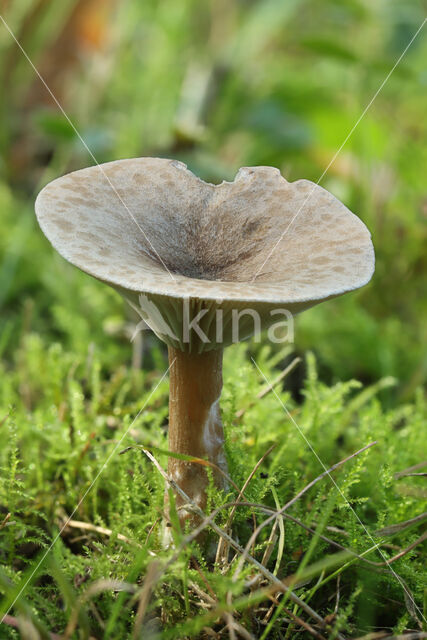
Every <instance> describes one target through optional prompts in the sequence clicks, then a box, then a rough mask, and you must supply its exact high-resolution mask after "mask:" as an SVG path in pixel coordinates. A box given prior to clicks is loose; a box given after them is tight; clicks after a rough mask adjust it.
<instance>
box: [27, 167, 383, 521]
mask: <svg viewBox="0 0 427 640" xmlns="http://www.w3.org/2000/svg"><path fill="white" fill-rule="evenodd" d="M36 213H37V217H38V221H39V224H40V226H41V228H42V230H43V232H44V233H45V235H46V236H47V238H48V239H49V240H50V242H51V243H52V245H53V246H54V247H55V249H56V250H57V251H58V252H59V253H60V254H61V255H62V256H63V257H64V258H66V259H67V260H68V261H69V262H71V263H72V264H74V265H76V266H77V267H79V268H80V269H82V270H83V271H85V272H86V273H88V274H90V275H92V276H94V277H95V278H98V279H99V280H101V281H102V282H106V283H107V284H109V285H111V286H113V287H114V288H115V289H116V290H118V291H119V292H120V293H121V294H122V295H123V296H124V297H125V298H126V299H127V300H128V301H129V302H130V303H131V304H133V305H134V306H136V307H137V308H139V309H140V312H141V315H142V316H143V318H144V319H145V321H146V322H147V324H148V325H149V326H150V327H151V328H152V329H153V330H154V331H155V333H156V334H157V335H158V337H159V338H160V339H161V340H163V341H164V342H165V343H166V344H167V345H168V350H169V363H170V400H169V450H170V452H171V453H177V454H185V455H186V456H194V457H197V458H204V459H207V460H208V461H209V462H210V463H213V464H212V468H213V478H214V482H215V483H216V485H217V486H218V487H220V488H223V487H225V481H224V477H225V475H226V474H224V473H222V472H226V471H227V464H226V457H225V454H224V447H223V445H224V435H223V426H222V422H221V414H220V408H219V400H220V395H221V389H222V356H223V348H224V347H225V346H227V345H229V344H231V343H232V342H235V341H237V340H243V339H245V338H247V337H249V336H250V335H252V334H253V333H254V331H255V330H261V329H265V328H268V327H272V325H274V324H275V323H277V314H278V313H280V310H282V311H283V310H287V312H288V313H289V312H290V313H292V314H295V313H299V312H301V311H303V310H304V309H307V308H309V307H312V306H313V305H315V304H317V303H319V302H322V301H324V300H327V299H330V298H334V297H336V296H339V295H341V294H343V293H345V292H347V291H351V290H353V289H357V288H358V287H361V286H363V285H365V284H366V283H367V282H368V281H369V280H370V279H371V277H372V274H373V270H374V251H373V246H372V242H371V237H370V233H369V231H368V230H367V228H366V227H365V225H364V224H363V223H362V222H361V220H360V219H359V218H357V217H356V216H355V215H354V214H353V213H351V212H350V211H349V210H348V209H347V208H346V207H345V206H344V205H343V204H342V203H341V202H339V201H338V200H337V199H336V198H335V197H334V196H333V195H331V194H330V193H328V191H326V190H325V189H323V188H322V187H320V186H318V185H316V184H313V183H312V182H309V181H307V180H298V181H296V182H292V183H290V182H287V181H286V180H285V179H284V178H283V177H282V176H281V175H280V171H279V170H278V169H275V168H272V167H247V168H242V169H240V170H239V172H238V173H237V175H236V177H235V179H234V181H233V182H222V183H221V184H219V185H213V184H210V183H206V182H204V181H203V180H201V179H199V178H197V177H196V176H195V175H194V174H193V173H191V171H189V170H188V169H187V167H186V165H184V164H182V163H181V162H178V161H175V160H167V159H163V158H136V159H130V160H118V161H115V162H109V163H106V164H103V165H99V166H94V167H89V168H87V169H82V170H80V171H75V172H73V173H70V174H68V175H65V176H63V177H61V178H59V179H57V180H54V181H53V182H51V183H49V184H48V185H47V186H46V187H45V188H44V189H43V190H42V191H41V193H40V194H39V195H38V198H37V201H36ZM236 319H237V325H238V326H237V330H236ZM168 472H169V474H170V477H171V478H172V479H173V480H174V481H175V482H176V483H177V484H178V485H179V486H180V487H181V489H182V490H183V491H184V492H185V493H186V494H187V495H188V496H189V497H190V498H191V499H192V500H193V501H194V502H195V503H196V504H197V505H199V506H200V507H202V508H203V507H204V506H205V503H206V490H207V485H208V475H207V472H206V466H205V465H201V464H200V463H197V462H191V461H189V460H188V459H182V458H176V457H170V460H169V465H168ZM176 501H177V506H178V507H181V510H180V519H181V522H182V523H184V522H185V521H186V520H187V519H192V516H191V515H190V514H189V513H188V512H187V511H186V510H185V508H182V507H183V501H182V499H181V498H180V496H179V495H177V496H176Z"/></svg>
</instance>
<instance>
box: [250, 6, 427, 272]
mask: <svg viewBox="0 0 427 640" xmlns="http://www.w3.org/2000/svg"><path fill="white" fill-rule="evenodd" d="M426 21H427V18H424V20H423V22H422V23H421V25H420V26H419V27H418V29H417V31H416V32H415V33H414V35H413V36H412V38H411V40H410V41H409V43H408V44H407V45H406V47H405V49H404V50H403V51H402V53H401V54H400V56H399V57H398V59H397V60H396V62H395V63H394V65H393V67H392V69H391V70H390V71H389V72H388V74H387V75H386V77H385V78H384V80H383V81H382V83H381V85H380V86H379V88H378V89H377V91H376V92H375V93H374V95H373V97H372V98H371V100H370V101H369V103H368V105H367V106H366V107H365V109H364V110H363V111H362V114H361V115H360V116H359V118H358V120H357V121H356V123H355V124H354V125H353V127H352V129H351V130H350V132H349V133H348V134H347V136H346V138H345V140H344V142H343V143H342V144H341V146H340V147H339V149H338V151H336V153H335V155H334V156H333V158H332V160H331V161H330V162H329V164H328V166H327V167H326V169H325V170H324V172H323V173H322V175H321V176H320V178H319V179H318V181H317V182H316V183H315V185H314V186H313V188H312V190H311V191H310V193H309V194H308V196H307V197H306V199H305V200H304V202H303V203H302V205H301V206H300V208H299V209H298V211H297V212H296V214H295V215H294V217H293V218H292V219H291V221H290V223H289V224H288V226H287V227H286V229H285V230H284V232H283V233H282V234H281V236H280V238H279V239H278V241H277V242H276V244H275V245H274V247H273V248H272V249H271V251H270V253H269V254H268V256H267V257H266V259H265V260H264V262H263V263H262V265H261V266H260V268H259V269H258V271H257V272H256V273H255V275H254V276H253V278H252V280H251V282H253V281H254V280H255V279H256V277H257V276H258V275H259V273H260V271H262V269H263V268H264V266H265V265H266V263H267V262H268V260H269V259H270V258H271V256H272V254H273V252H274V251H275V250H276V248H277V246H278V245H279V244H280V243H281V242H282V240H283V238H284V237H285V235H286V234H287V232H288V231H289V229H290V227H291V226H292V224H293V223H294V222H295V220H296V219H297V217H298V216H299V214H300V213H301V211H302V209H303V208H304V207H305V205H306V204H307V202H308V201H309V200H310V198H311V196H312V195H313V193H314V191H315V190H316V187H317V186H318V184H319V182H320V181H321V180H322V179H323V178H324V177H325V175H326V174H327V172H328V171H329V169H330V167H331V166H332V165H333V163H334V162H335V160H336V159H337V157H338V155H339V154H340V153H341V150H342V148H343V147H344V146H345V145H346V143H347V141H348V139H349V138H350V137H351V136H352V135H353V133H354V131H355V130H356V128H357V127H358V125H359V124H360V122H361V120H362V119H363V118H364V116H365V115H366V113H367V112H368V110H369V109H370V107H371V106H372V103H373V102H374V101H375V99H376V98H377V96H378V94H379V93H380V92H381V91H382V89H383V88H384V85H385V84H386V83H387V82H388V80H389V79H390V76H391V75H392V73H393V72H394V70H395V69H396V67H397V66H398V64H399V63H400V62H401V60H402V59H403V57H404V56H405V55H406V53H407V51H408V49H409V47H410V46H411V45H412V43H413V42H414V40H415V38H416V37H417V36H418V34H419V33H420V31H421V29H422V28H423V26H424V25H425V23H426Z"/></svg>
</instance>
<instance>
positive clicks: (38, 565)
mask: <svg viewBox="0 0 427 640" xmlns="http://www.w3.org/2000/svg"><path fill="white" fill-rule="evenodd" d="M174 362H175V359H174V360H173V361H172V362H171V364H170V365H169V366H168V368H167V369H166V371H165V372H164V374H163V375H162V377H161V378H160V380H159V381H158V383H157V384H156V386H155V387H154V389H153V390H152V391H151V393H150V394H149V396H148V398H147V399H146V400H145V402H144V404H143V405H142V407H141V409H140V410H139V411H138V413H137V414H136V416H135V417H134V419H133V420H132V422H131V423H130V425H129V426H128V428H127V429H126V431H125V432H124V433H123V435H122V436H121V438H120V440H119V441H118V442H116V444H115V446H114V448H113V449H112V451H111V452H110V453H109V455H108V456H107V458H106V459H105V461H104V462H103V464H102V466H101V468H100V469H99V471H98V473H97V474H96V476H95V478H94V479H93V480H92V482H91V483H90V485H89V487H88V488H87V489H86V491H85V493H84V494H83V496H82V498H80V500H79V502H78V503H77V506H76V507H75V508H74V509H73V511H72V513H71V515H70V516H68V518H67V520H66V521H65V523H64V524H63V525H62V527H61V529H60V530H59V532H58V533H57V534H56V536H55V538H54V539H53V541H52V542H51V544H50V545H49V547H48V548H47V549H46V551H45V552H44V554H43V556H42V557H41V559H40V560H39V561H38V563H37V565H36V567H35V569H34V570H33V571H32V572H31V574H30V576H29V577H28V578H27V580H26V581H25V584H24V585H23V586H22V587H21V589H20V590H19V592H18V594H17V595H16V597H15V599H14V601H13V602H12V604H11V605H10V606H9V608H8V610H7V611H6V613H5V614H4V616H3V618H2V619H1V620H0V623H1V622H3V621H4V619H5V617H6V616H7V615H8V614H9V612H10V611H11V610H12V608H13V607H14V605H15V604H16V602H17V601H18V599H19V598H20V596H21V595H22V593H23V592H24V591H25V589H26V588H27V586H28V584H29V583H30V582H31V580H32V578H33V576H34V575H35V574H36V573H37V571H38V569H39V568H40V566H41V564H42V563H43V562H44V560H45V558H46V556H47V555H48V553H49V552H50V551H51V550H52V548H53V546H54V545H55V543H56V541H57V540H58V538H60V536H61V534H62V532H63V531H64V529H66V527H67V525H68V523H69V522H70V520H72V518H73V516H74V514H75V513H76V511H77V509H78V508H79V507H80V505H81V504H82V502H83V500H84V499H85V498H86V496H87V495H88V493H89V491H90V490H91V489H92V487H93V485H94V484H95V482H96V481H97V480H98V478H99V476H100V475H101V473H102V472H103V471H104V469H105V467H106V466H107V464H108V463H109V462H110V460H111V458H112V457H113V455H114V453H115V452H116V451H117V449H118V447H119V446H120V445H121V443H122V442H123V440H124V438H125V437H126V436H127V434H128V432H129V429H130V428H131V427H132V425H134V424H135V422H136V420H138V418H139V416H140V415H141V413H142V411H143V410H144V409H145V407H146V406H147V404H148V402H149V400H150V398H151V397H152V395H153V394H154V393H155V391H156V390H157V389H158V388H159V386H160V384H161V383H162V382H163V380H164V378H165V377H166V376H167V374H168V372H169V369H170V368H171V366H172V365H173V364H174Z"/></svg>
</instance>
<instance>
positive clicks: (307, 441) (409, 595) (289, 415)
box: [251, 356, 426, 622]
mask: <svg viewBox="0 0 427 640" xmlns="http://www.w3.org/2000/svg"><path fill="white" fill-rule="evenodd" d="M251 360H252V362H253V363H254V365H255V366H256V368H257V369H258V371H259V373H260V374H261V375H262V377H263V378H264V380H265V381H266V383H267V384H268V385H269V387H270V388H271V391H272V392H273V394H274V395H275V396H276V398H277V400H278V401H279V403H280V404H281V406H282V408H283V410H284V411H285V413H286V415H287V416H288V418H289V419H290V421H291V422H292V424H293V425H294V426H295V427H296V428H297V430H298V432H299V434H300V436H302V438H303V439H304V440H305V442H306V444H307V445H308V446H309V448H310V449H311V451H312V453H313V454H314V456H315V457H316V459H317V461H318V462H319V463H320V464H321V465H322V467H323V469H324V471H328V468H327V467H326V466H325V465H324V464H323V462H322V460H321V459H320V458H319V456H318V454H317V453H316V451H315V450H314V448H313V446H312V444H311V443H310V441H309V440H308V438H307V436H306V435H305V433H304V432H303V431H302V430H301V428H300V427H299V425H298V423H297V422H296V420H295V419H294V417H293V416H292V415H291V413H290V412H289V410H288V408H287V407H286V405H285V404H284V402H283V401H282V400H281V399H280V397H279V396H278V395H277V392H276V390H275V389H274V387H273V385H272V384H271V382H269V380H268V379H267V377H266V375H265V374H264V372H263V371H261V369H260V367H259V366H258V364H257V363H256V361H255V360H254V358H253V357H252V356H251ZM327 475H328V476H329V479H330V480H331V482H332V484H333V485H334V486H335V488H336V489H337V490H338V492H339V494H340V496H341V497H342V498H343V499H344V500H345V502H346V503H347V504H348V506H349V507H350V509H351V511H352V512H353V513H354V515H355V517H356V519H357V521H358V522H359V524H360V525H361V526H362V528H363V530H364V532H365V533H366V535H367V536H368V538H369V539H370V540H371V541H372V542H373V544H374V545H376V544H377V543H376V542H375V540H374V538H373V537H372V535H371V534H370V533H369V531H368V529H367V528H366V526H365V525H364V524H363V522H362V520H361V519H360V518H359V516H358V515H357V513H356V511H355V510H354V509H353V507H352V506H351V504H350V502H349V501H348V499H347V498H346V496H345V495H344V493H343V492H342V491H341V489H340V488H339V486H338V485H337V483H336V482H335V480H334V478H333V476H332V475H331V473H328V474H327ZM377 549H378V552H379V554H380V556H381V558H382V560H383V561H384V562H385V564H386V566H387V568H388V569H390V572H391V573H392V574H393V576H394V577H395V578H396V580H397V581H398V583H399V584H400V586H401V587H402V589H403V591H404V592H405V593H406V595H407V597H408V598H409V600H410V601H411V602H412V604H413V606H414V608H415V609H416V610H417V611H418V613H419V614H420V615H421V617H422V618H423V620H424V622H426V618H425V617H424V615H423V612H422V611H421V610H420V608H419V607H418V606H417V604H416V602H415V601H414V598H413V597H412V594H411V593H410V592H409V591H408V589H407V587H406V585H405V583H404V582H403V580H402V578H400V576H398V574H397V573H396V572H395V570H394V569H393V568H392V567H391V566H390V565H389V564H388V562H387V558H386V556H385V555H384V553H383V552H382V550H381V549H380V548H379V547H377Z"/></svg>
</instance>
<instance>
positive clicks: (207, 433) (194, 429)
mask: <svg viewBox="0 0 427 640" xmlns="http://www.w3.org/2000/svg"><path fill="white" fill-rule="evenodd" d="M169 364H170V392H169V394H170V395H169V450H170V451H171V452H174V453H183V454H185V455H189V456H195V457H197V458H204V459H205V460H209V462H212V463H214V464H215V465H217V466H218V467H219V468H220V469H222V470H223V471H226V470H227V463H226V459H225V454H224V448H223V445H224V432H223V428H222V422H221V414H220V409H219V399H220V396H221V389H222V350H221V349H218V350H214V351H207V352H205V353H201V354H197V353H184V352H183V351H179V350H177V349H174V348H173V347H169ZM168 472H169V476H170V477H171V478H172V479H173V480H174V481H175V482H176V483H177V484H178V486H179V487H180V488H181V489H182V490H183V491H184V492H185V493H186V494H187V495H188V496H189V498H190V499H191V500H192V501H193V502H194V503H195V504H197V505H198V506H199V507H200V508H201V509H204V507H205V506H206V488H207V486H208V475H207V473H206V466H204V465H202V464H198V463H195V462H187V461H184V460H178V459H177V458H172V457H170V458H169V465H168ZM212 473H213V478H214V482H215V483H216V485H217V486H218V487H220V488H224V487H225V485H226V483H225V479H224V476H223V475H222V474H221V473H220V472H219V471H217V470H215V469H212ZM184 503H185V501H184V500H183V499H182V498H181V496H179V495H177V496H176V506H177V508H178V509H179V507H181V506H182V505H183V504H184ZM178 513H179V515H180V522H181V526H183V525H184V524H185V523H186V522H187V521H190V523H194V524H195V523H197V518H195V516H194V515H193V514H190V513H189V512H188V511H186V510H185V509H181V510H180V511H178Z"/></svg>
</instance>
